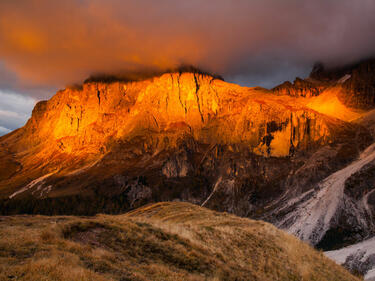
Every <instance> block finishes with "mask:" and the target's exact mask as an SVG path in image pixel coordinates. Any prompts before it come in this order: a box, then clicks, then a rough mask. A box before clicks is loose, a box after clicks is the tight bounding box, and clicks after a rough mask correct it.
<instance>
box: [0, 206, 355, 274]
mask: <svg viewBox="0 0 375 281" xmlns="http://www.w3.org/2000/svg"><path fill="white" fill-rule="evenodd" d="M0 249H1V251H0V253H1V255H0V280H28V281H34V280H35V281H36V280H38V281H39V280H261V281H266V280H288V281H289V280H319V281H323V280H327V281H328V280H329V281H334V280H337V281H339V280H340V281H344V280H348V281H349V280H353V281H354V280H359V279H357V278H356V277H354V276H352V275H350V274H349V273H348V272H347V271H346V270H345V269H343V268H342V267H340V266H339V265H336V264H335V263H334V262H333V261H331V260H329V259H328V258H326V257H325V256H324V254H323V253H322V252H317V251H316V250H314V249H312V248H311V247H310V246H308V245H307V244H304V243H303V242H301V241H299V240H298V239H296V238H294V237H293V236H291V235H288V234H286V233H284V232H283V231H281V230H278V229H276V228H275V227H274V226H272V225H270V224H268V223H265V222H261V221H253V220H249V219H244V218H239V217H236V216H233V215H229V214H227V213H217V212H214V211H210V210H208V209H205V208H202V207H198V206H196V205H192V204H188V203H158V204H154V205H148V206H145V207H142V208H140V209H137V210H135V211H132V212H130V213H127V214H124V215H117V216H109V215H98V216H96V217H92V218H87V217H86V218H83V217H43V216H10V217H0Z"/></svg>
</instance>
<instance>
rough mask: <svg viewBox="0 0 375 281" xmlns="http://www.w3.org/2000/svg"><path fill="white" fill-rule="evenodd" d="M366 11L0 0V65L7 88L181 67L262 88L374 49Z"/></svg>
mask: <svg viewBox="0 0 375 281" xmlns="http://www.w3.org/2000/svg"><path fill="white" fill-rule="evenodd" d="M374 13H375V2H374V1H373V0H358V1H355V2H353V1H352V0H329V1H327V0H315V1H310V0H285V1H280V0H252V1H249V0H237V1H228V0H207V1H200V0H199V1H198V0H190V1H175V0H158V1H155V0H137V1H131V0H122V1H120V0H107V1H104V0H64V1H50V0H18V1H1V2H0V42H1V44H0V61H2V62H3V65H4V68H6V70H7V71H8V72H9V73H12V75H14V76H15V77H16V78H15V79H14V81H13V84H12V87H13V88H16V87H17V86H18V85H19V84H21V83H22V84H23V85H24V86H23V88H25V86H26V87H27V86H29V87H32V86H33V87H34V88H38V87H45V88H53V87H60V86H62V85H64V84H68V83H73V82H78V81H81V80H83V79H84V78H86V77H87V76H89V75H90V74H92V73H95V72H109V73H110V72H118V71H134V70H137V71H139V70H143V69H150V68H151V69H154V68H157V69H162V68H169V67H174V66H176V65H179V64H181V63H186V64H193V65H196V66H198V67H202V68H204V69H207V70H209V71H212V72H217V73H219V74H222V75H224V77H229V78H230V79H231V80H236V81H242V83H243V84H251V85H254V83H255V82H256V83H259V84H261V85H271V84H274V83H278V82H281V81H282V80H283V79H292V78H293V77H294V76H295V75H296V74H298V73H302V74H303V75H306V73H307V72H308V70H309V69H310V68H311V66H312V64H313V63H314V62H315V61H317V60H319V61H324V62H327V63H329V64H338V63H349V62H352V61H354V60H357V59H359V58H362V57H366V56H370V55H374V53H373V52H374V50H375V36H373V35H374V34H373V28H374V26H375V17H374V16H373V15H374ZM2 79H3V78H0V80H2ZM254 81H255V82H254ZM0 85H1V81H0ZM29 95H33V96H36V97H39V95H41V93H38V92H37V91H36V92H32V93H29Z"/></svg>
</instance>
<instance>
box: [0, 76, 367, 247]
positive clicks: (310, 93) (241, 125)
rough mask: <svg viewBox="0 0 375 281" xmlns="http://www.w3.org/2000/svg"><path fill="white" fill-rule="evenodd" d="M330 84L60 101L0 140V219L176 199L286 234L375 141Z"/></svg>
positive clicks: (200, 83)
mask: <svg viewBox="0 0 375 281" xmlns="http://www.w3.org/2000/svg"><path fill="white" fill-rule="evenodd" d="M329 83H331V82H329ZM329 83H328V82H327V81H323V80H322V81H320V82H319V81H316V80H313V79H310V80H306V81H305V80H301V79H296V81H295V82H294V84H288V83H287V84H284V85H282V86H280V87H278V88H277V89H274V90H273V91H269V90H266V89H262V88H245V87H240V86H237V85H234V84H230V83H226V82H224V81H222V80H219V79H215V78H214V77H212V76H209V75H204V74H200V73H196V72H183V73H181V72H176V73H166V74H163V75H161V76H158V77H154V78H151V79H147V80H144V81H138V82H121V81H111V82H94V81H91V82H90V81H89V82H87V83H84V84H83V85H82V87H80V88H68V89H65V90H62V91H59V92H58V93H57V94H56V95H55V96H53V97H52V98H51V99H50V100H48V101H43V102H40V103H38V104H37V105H36V106H35V109H34V111H33V114H32V117H31V119H30V120H29V121H28V122H27V124H26V125H25V126H24V127H23V128H21V129H19V130H17V131H15V132H12V133H11V134H8V135H6V136H3V137H2V138H0V146H1V148H2V149H1V150H0V156H1V159H2V160H1V161H0V165H2V167H6V170H7V172H1V173H0V196H1V197H2V200H1V202H0V212H1V213H3V214H9V213H22V212H28V213H44V214H94V213H98V212H111V213H113V212H122V211H126V210H129V209H132V208H135V207H138V206H141V205H143V204H146V203H149V202H155V201H172V200H176V201H189V202H192V203H195V204H199V205H203V206H206V207H209V208H212V209H215V210H221V211H228V212H232V213H235V214H237V215H241V216H248V217H256V218H264V219H267V220H269V221H272V222H274V223H275V224H279V225H281V226H285V227H288V226H290V225H293V223H292V222H291V221H290V220H288V221H287V222H286V223H285V224H283V223H282V222H283V221H284V220H285V218H286V216H287V215H288V213H290V208H288V206H289V204H290V206H295V205H298V204H299V203H301V202H300V200H303V198H305V199H306V198H307V197H304V196H302V195H303V194H305V193H306V192H308V193H307V194H310V195H311V194H313V192H312V191H314V190H319V189H321V185H320V182H321V181H322V180H324V179H325V178H327V177H329V176H330V174H332V173H333V172H335V171H337V170H339V169H342V168H344V167H345V166H346V165H349V164H350V163H351V162H352V161H355V158H356V157H357V156H358V155H359V153H360V152H361V151H362V150H363V149H365V148H366V146H368V145H369V144H371V142H372V138H371V135H370V133H369V131H368V130H367V129H366V128H365V127H363V126H362V125H361V123H354V122H348V121H349V120H351V119H353V118H354V117H357V115H356V114H360V113H357V112H354V111H353V110H351V109H350V108H349V107H347V106H346V105H345V104H344V103H342V102H341V101H340V99H339V98H338V96H339V93H340V91H342V90H343V86H342V85H343V84H342V83H344V82H342V83H341V82H340V83H341V84H338V82H335V84H334V85H333V84H329ZM332 89H335V90H334V91H333V90H332ZM336 90H337V91H336ZM336 106H341V109H342V110H340V112H344V113H345V114H341V115H340V114H338V113H337V110H335V108H336ZM1 170H3V169H1ZM327 188H328V187H327ZM309 192H310V193H309ZM301 196H302V197H301ZM290 200H292V201H293V200H295V201H293V204H291V203H290V202H291V201H290ZM302 203H303V201H302ZM297 215H298V216H297ZM297 215H296V217H298V218H300V219H301V220H302V219H303V218H304V217H303V215H302V214H297ZM285 221H286V220H285ZM332 225H333V224H332ZM325 226H326V225H325ZM329 228H330V226H329V225H328V228H327V229H326V231H327V232H328V231H329ZM306 237H307V238H306V239H307V240H309V237H308V236H306ZM302 238H304V237H302ZM323 239H324V237H319V241H320V240H323ZM319 241H315V240H314V241H313V242H314V243H315V242H316V243H318V242H319ZM316 243H315V244H316Z"/></svg>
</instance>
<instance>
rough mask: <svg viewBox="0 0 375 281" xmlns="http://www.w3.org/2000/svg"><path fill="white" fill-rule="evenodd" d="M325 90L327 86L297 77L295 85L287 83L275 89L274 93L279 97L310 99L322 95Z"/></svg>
mask: <svg viewBox="0 0 375 281" xmlns="http://www.w3.org/2000/svg"><path fill="white" fill-rule="evenodd" d="M325 88H326V86H325V85H321V84H319V83H314V82H311V81H308V80H303V79H301V78H298V77H297V78H296V79H295V80H294V82H293V84H292V83H290V82H289V81H287V82H284V83H283V84H281V85H279V86H277V87H275V88H273V89H272V91H273V92H274V93H275V94H277V95H289V96H292V97H304V98H310V97H315V96H318V95H320V93H322V91H323V90H324V89H325Z"/></svg>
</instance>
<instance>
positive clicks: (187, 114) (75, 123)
mask: <svg viewBox="0 0 375 281" xmlns="http://www.w3.org/2000/svg"><path fill="white" fill-rule="evenodd" d="M21 131H22V133H23V134H26V135H27V136H28V138H27V142H28V143H30V144H31V145H34V144H38V143H41V142H43V143H46V142H48V143H49V145H50V147H49V149H50V150H56V152H60V153H76V154H79V153H82V152H88V153H94V154H95V153H98V154H99V153H105V151H107V150H108V149H110V143H111V142H114V141H117V140H129V139H131V138H134V137H136V136H139V135H147V136H152V139H153V143H152V146H153V149H155V150H162V149H168V148H173V147H176V146H177V144H178V140H179V139H180V138H182V137H183V136H184V135H191V136H192V137H193V138H194V140H196V141H197V142H201V143H207V144H228V145H232V144H233V145H236V144H241V145H245V146H247V147H248V149H249V150H250V151H252V152H254V153H257V154H261V155H264V156H288V155H290V154H291V153H293V151H294V150H295V149H304V148H306V147H307V146H308V145H312V144H314V143H324V142H327V141H328V140H329V138H330V130H329V128H328V126H327V119H326V118H325V117H323V116H320V115H319V114H317V113H316V112H315V111H313V110H309V109H308V108H307V107H305V106H303V105H302V104H298V102H296V101H294V100H292V99H290V98H287V97H283V98H279V97H275V96H274V95H272V94H271V93H270V92H268V91H267V90H265V89H261V88H242V87H239V86H236V85H234V84H229V83H226V82H223V81H221V80H218V79H214V78H212V77H210V76H206V75H201V74H197V73H182V74H180V73H171V74H164V75H162V76H161V77H157V78H153V79H151V80H146V81H142V82H132V83H121V82H115V83H110V84H106V83H88V84H84V85H83V88H82V89H65V90H62V91H59V92H58V93H57V94H56V95H55V96H54V97H53V98H52V99H51V100H49V101H47V102H44V101H43V102H40V103H38V104H37V105H36V107H35V109H34V111H33V116H32V118H31V119H30V120H29V122H28V123H27V125H26V126H25V127H24V128H23V129H22V130H21ZM25 145H26V144H24V143H22V145H21V144H20V147H23V146H25ZM29 146H30V145H29Z"/></svg>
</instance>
